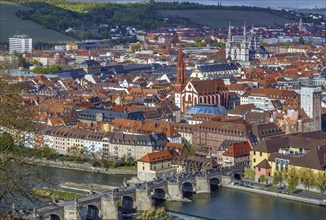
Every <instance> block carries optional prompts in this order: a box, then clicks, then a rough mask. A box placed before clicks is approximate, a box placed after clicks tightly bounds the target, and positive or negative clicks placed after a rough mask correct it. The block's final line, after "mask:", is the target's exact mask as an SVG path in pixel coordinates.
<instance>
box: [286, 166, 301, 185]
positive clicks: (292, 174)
mask: <svg viewBox="0 0 326 220" xmlns="http://www.w3.org/2000/svg"><path fill="white" fill-rule="evenodd" d="M287 179H288V189H289V190H295V189H296V188H297V186H298V183H299V176H298V171H297V170H296V168H295V167H290V168H289V170H288V173H287Z"/></svg>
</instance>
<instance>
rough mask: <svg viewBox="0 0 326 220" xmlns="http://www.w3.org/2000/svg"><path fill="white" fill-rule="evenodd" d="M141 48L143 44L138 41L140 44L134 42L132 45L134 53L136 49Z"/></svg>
mask: <svg viewBox="0 0 326 220" xmlns="http://www.w3.org/2000/svg"><path fill="white" fill-rule="evenodd" d="M140 48H141V46H140V44H139V43H138V44H132V45H131V51H132V52H133V53H135V52H136V51H139V50H140Z"/></svg>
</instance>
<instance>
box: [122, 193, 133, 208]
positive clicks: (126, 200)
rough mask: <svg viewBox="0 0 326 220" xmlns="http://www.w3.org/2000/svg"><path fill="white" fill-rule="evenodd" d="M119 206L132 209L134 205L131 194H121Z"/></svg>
mask: <svg viewBox="0 0 326 220" xmlns="http://www.w3.org/2000/svg"><path fill="white" fill-rule="evenodd" d="M121 206H122V208H124V209H133V207H134V199H133V198H132V197H131V196H128V195H126V196H122V198H121Z"/></svg>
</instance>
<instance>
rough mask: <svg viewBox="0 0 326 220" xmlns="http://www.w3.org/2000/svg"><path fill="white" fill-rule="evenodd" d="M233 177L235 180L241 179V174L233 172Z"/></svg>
mask: <svg viewBox="0 0 326 220" xmlns="http://www.w3.org/2000/svg"><path fill="white" fill-rule="evenodd" d="M233 178H234V179H236V180H241V174H239V173H234V174H233Z"/></svg>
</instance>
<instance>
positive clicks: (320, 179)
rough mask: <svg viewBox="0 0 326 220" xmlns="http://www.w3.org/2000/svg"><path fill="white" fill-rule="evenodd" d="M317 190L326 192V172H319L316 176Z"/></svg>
mask: <svg viewBox="0 0 326 220" xmlns="http://www.w3.org/2000/svg"><path fill="white" fill-rule="evenodd" d="M313 185H314V186H315V187H316V188H318V189H319V191H320V192H321V193H324V192H325V191H326V172H325V171H319V172H318V173H315V174H314V184H313Z"/></svg>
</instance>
